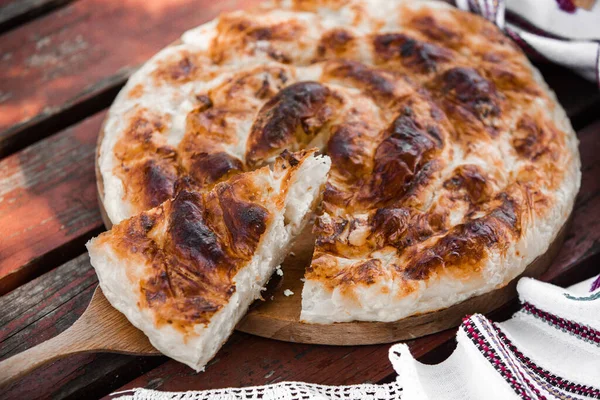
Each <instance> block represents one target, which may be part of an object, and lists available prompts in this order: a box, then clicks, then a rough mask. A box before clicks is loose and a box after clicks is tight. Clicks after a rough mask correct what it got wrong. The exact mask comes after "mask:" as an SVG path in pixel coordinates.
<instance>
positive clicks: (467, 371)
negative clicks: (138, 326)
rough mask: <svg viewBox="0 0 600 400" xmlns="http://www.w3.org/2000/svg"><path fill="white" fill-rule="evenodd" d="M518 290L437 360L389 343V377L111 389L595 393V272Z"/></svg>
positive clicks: (202, 397)
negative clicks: (515, 301)
mask: <svg viewBox="0 0 600 400" xmlns="http://www.w3.org/2000/svg"><path fill="white" fill-rule="evenodd" d="M517 290H518V292H519V300H520V302H521V309H520V311H518V312H517V313H516V314H514V315H513V317H512V318H511V319H510V320H508V321H505V322H500V323H494V322H492V321H490V320H488V319H487V318H486V317H484V316H483V315H480V314H475V315H472V316H469V317H467V318H465V320H464V321H463V323H462V325H461V326H460V328H459V329H458V332H457V335H456V340H457V347H456V350H455V351H454V352H453V353H452V355H450V357H448V359H446V360H445V361H443V362H442V363H440V364H437V365H425V364H421V363H420V362H418V361H417V360H415V359H414V358H413V357H412V355H411V354H410V351H409V349H408V346H406V345H404V344H396V345H394V346H392V347H391V348H390V351H389V357H390V361H391V362H392V365H393V367H394V370H395V371H396V372H397V373H398V377H397V379H396V381H394V382H392V383H388V384H383V385H373V384H368V385H367V384H365V385H353V386H323V385H314V384H310V383H301V382H281V383H277V384H273V385H266V386H257V387H249V388H241V389H233V388H229V389H218V390H207V391H197V392H179V393H173V392H159V391H154V390H147V389H143V388H139V389H135V390H133V391H127V392H120V393H115V395H119V398H120V399H136V400H174V399H178V400H208V399H218V400H237V399H241V400H247V399H263V400H288V399H319V400H321V399H322V400H325V399H373V400H388V399H402V400H421V399H431V400H438V399H448V400H454V399H457V400H458V399H461V400H468V399H474V400H476V399H477V400H478V399H519V398H520V399H600V275H599V276H597V277H595V278H592V279H589V280H587V281H584V282H581V283H579V284H577V285H575V286H572V287H570V288H568V289H562V288H560V287H557V286H553V285H551V284H548V283H544V282H540V281H536V280H534V279H530V278H523V279H521V280H520V281H519V284H518V286H517ZM198 378H199V379H201V376H199V377H198Z"/></svg>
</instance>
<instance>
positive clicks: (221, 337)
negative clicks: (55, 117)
mask: <svg viewBox="0 0 600 400" xmlns="http://www.w3.org/2000/svg"><path fill="white" fill-rule="evenodd" d="M329 166H330V160H329V158H328V157H327V156H318V155H316V151H315V150H309V151H302V152H297V153H293V154H292V153H289V152H284V153H283V154H282V156H280V157H278V158H277V159H276V161H275V163H274V165H273V167H272V169H270V168H269V167H262V168H259V169H257V170H255V171H253V172H248V173H242V174H238V175H236V176H233V177H232V178H230V179H229V180H227V181H224V182H220V183H218V184H217V185H215V186H214V187H213V188H212V189H211V190H209V191H208V190H205V191H202V190H200V191H196V190H193V189H189V188H183V189H180V190H179V192H178V193H177V194H176V196H175V197H174V198H173V199H170V200H167V201H165V202H164V203H162V204H161V205H159V206H157V207H155V208H152V209H150V210H148V211H144V212H142V213H140V214H138V215H136V216H134V217H131V218H129V219H126V220H124V221H122V222H121V223H119V224H118V225H115V226H113V228H112V230H110V231H109V232H105V233H103V234H101V235H100V236H98V237H97V238H94V239H92V240H91V241H90V242H88V244H87V248H88V251H89V254H90V258H91V263H92V265H93V266H94V268H95V269H96V273H97V274H98V279H99V281H100V286H101V287H102V290H103V292H104V294H105V295H106V298H107V299H108V300H109V301H110V303H111V304H112V305H113V306H114V307H115V308H116V309H117V310H119V311H120V312H122V313H123V314H125V316H126V317H127V318H128V319H129V321H130V322H131V323H132V324H133V325H135V326H136V327H138V328H139V329H141V330H142V331H143V332H144V333H145V334H146V335H147V336H148V337H149V339H150V342H151V343H152V344H153V345H154V347H156V348H157V349H158V350H160V351H161V352H162V353H164V354H165V355H167V356H169V357H171V358H174V359H176V360H178V361H181V362H183V363H185V364H187V365H189V366H190V367H192V368H194V369H195V370H201V369H202V368H203V367H204V365H205V364H206V363H207V362H208V361H209V360H210V359H211V358H212V357H213V356H214V355H215V353H216V352H217V350H218V349H219V348H220V347H221V345H222V344H223V342H225V340H226V339H227V338H228V337H229V335H230V334H231V332H232V331H233V329H234V327H235V325H236V323H237V322H238V321H239V320H240V319H241V317H242V316H243V315H244V314H245V312H246V310H247V309H248V306H250V304H251V303H252V302H253V301H254V300H255V299H257V298H259V297H260V292H261V289H262V288H263V287H264V285H265V284H266V282H267V281H268V279H269V277H270V276H271V275H272V273H273V271H274V269H275V267H276V266H278V265H279V264H280V263H281V262H282V261H283V259H284V257H285V256H286V255H287V253H288V251H289V249H290V247H291V245H292V243H293V240H294V239H295V237H296V236H297V235H298V234H299V233H300V232H301V230H302V228H303V227H304V225H305V224H306V222H307V220H308V219H309V216H310V215H311V211H312V210H313V208H314V207H315V206H316V205H317V203H318V197H319V194H320V193H321V192H322V186H323V185H324V183H325V181H326V178H327V173H328V171H329Z"/></svg>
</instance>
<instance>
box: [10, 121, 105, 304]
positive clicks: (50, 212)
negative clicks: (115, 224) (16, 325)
mask: <svg viewBox="0 0 600 400" xmlns="http://www.w3.org/2000/svg"><path fill="white" fill-rule="evenodd" d="M103 117H104V113H101V114H99V115H96V116H94V117H91V118H89V119H87V120H85V121H84V122H83V123H81V124H79V125H77V126H75V127H73V128H69V129H67V130H65V131H63V132H61V133H59V134H57V135H54V136H52V137H51V138H48V139H46V140H43V141H40V142H38V143H36V144H34V145H32V146H30V147H28V148H26V149H25V150H23V151H21V152H19V153H16V154H13V155H12V156H10V157H7V158H5V159H3V160H0V237H2V240H0V295H1V294H4V293H6V292H8V291H10V290H12V289H13V288H15V287H17V286H19V285H20V284H22V283H24V282H26V281H28V280H30V279H31V278H32V277H35V276H37V275H39V274H41V273H43V272H45V271H48V270H49V269H51V268H53V267H56V266H58V265H60V264H62V263H64V262H66V261H68V260H69V259H70V258H72V257H74V256H76V255H78V254H81V253H82V252H83V251H84V250H85V249H84V247H83V244H84V243H85V241H86V240H87V239H89V238H90V237H91V236H92V235H93V234H96V233H98V232H99V231H100V229H101V227H102V223H101V221H100V214H99V211H98V207H97V204H96V187H95V185H94V180H95V177H94V164H93V160H94V151H95V147H96V136H97V131H98V127H99V126H100V124H101V122H102V118H103Z"/></svg>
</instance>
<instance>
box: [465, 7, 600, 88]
mask: <svg viewBox="0 0 600 400" xmlns="http://www.w3.org/2000/svg"><path fill="white" fill-rule="evenodd" d="M578 3H579V2H577V1H574V0H456V6H457V7H458V8H460V9H463V10H466V11H471V12H473V13H476V14H479V15H481V16H483V17H484V18H486V19H488V20H490V21H492V22H494V23H495V24H496V25H498V27H500V28H501V29H503V30H504V32H505V33H506V34H507V35H508V36H510V37H511V38H512V39H513V40H514V41H515V42H517V43H518V44H519V46H521V48H523V50H524V51H525V52H526V53H527V54H528V55H529V56H530V57H532V58H534V59H542V60H546V61H549V62H553V63H556V64H560V65H563V66H565V67H568V68H570V69H572V70H574V71H575V72H577V73H578V74H580V75H581V76H583V77H585V78H586V79H588V80H591V81H594V82H596V83H597V84H598V85H599V86H600V43H599V41H600V1H596V2H595V4H593V3H594V2H586V3H590V4H592V6H591V8H590V9H589V10H588V9H586V8H583V7H578V6H577V5H578ZM588 8H589V7H588Z"/></svg>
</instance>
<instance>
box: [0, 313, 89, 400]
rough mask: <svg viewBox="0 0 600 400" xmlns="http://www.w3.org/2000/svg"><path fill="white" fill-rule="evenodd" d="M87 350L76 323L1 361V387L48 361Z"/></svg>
mask: <svg viewBox="0 0 600 400" xmlns="http://www.w3.org/2000/svg"><path fill="white" fill-rule="evenodd" d="M85 350H86V343H84V342H81V341H80V336H79V333H78V329H77V323H75V324H74V325H73V326H71V327H70V328H69V329H67V330H66V331H64V332H62V333H61V334H60V335H58V336H55V337H53V338H52V339H49V340H47V341H45V342H43V343H40V344H39V345H37V346H35V347H32V348H30V349H27V350H25V351H24V352H22V353H19V354H17V355H15V356H12V357H10V358H8V359H6V360H4V361H2V362H0V388H2V387H4V386H6V385H7V384H9V383H11V382H14V381H16V380H18V379H19V378H21V377H23V376H24V375H26V374H28V373H29V372H31V371H33V370H34V369H36V368H38V367H41V366H42V365H44V364H46V363H49V362H52V361H55V360H57V359H59V358H61V357H64V356H66V355H68V354H73V353H78V352H81V351H85Z"/></svg>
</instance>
